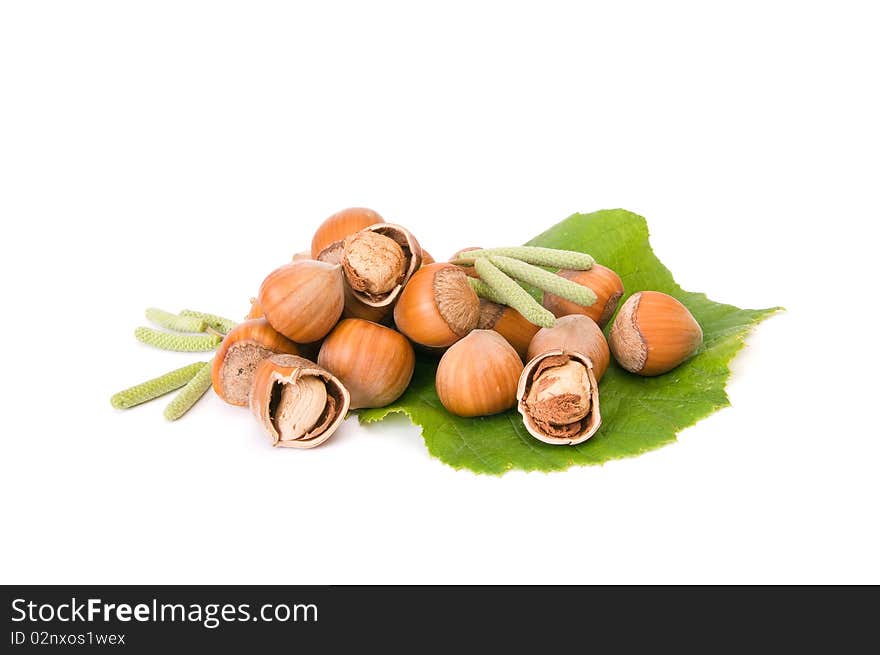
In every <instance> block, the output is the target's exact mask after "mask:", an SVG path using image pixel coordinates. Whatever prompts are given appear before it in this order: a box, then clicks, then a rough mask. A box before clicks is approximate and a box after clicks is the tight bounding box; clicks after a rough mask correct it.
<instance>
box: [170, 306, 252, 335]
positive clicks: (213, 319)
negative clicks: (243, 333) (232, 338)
mask: <svg viewBox="0 0 880 655" xmlns="http://www.w3.org/2000/svg"><path fill="white" fill-rule="evenodd" d="M180 315H181V316H192V317H194V318H200V319H202V320H203V321H204V322H205V323H207V324H208V326H209V327H212V328H214V329H215V330H217V332H219V333H220V334H227V333H228V332H229V331H230V330H232V328H234V327H235V326H236V325H238V321H233V320H231V319H228V318H223V317H222V316H217V315H216V314H208V313H206V312H197V311H193V310H192V309H184V310H183V311H182V312H180Z"/></svg>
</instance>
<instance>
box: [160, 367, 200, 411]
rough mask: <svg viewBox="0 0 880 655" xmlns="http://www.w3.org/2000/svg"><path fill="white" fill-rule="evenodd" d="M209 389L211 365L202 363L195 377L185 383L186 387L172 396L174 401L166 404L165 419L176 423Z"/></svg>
mask: <svg viewBox="0 0 880 655" xmlns="http://www.w3.org/2000/svg"><path fill="white" fill-rule="evenodd" d="M210 388H211V364H210V363H208V362H202V368H201V369H200V370H199V372H198V373H196V375H195V377H193V379H192V380H190V381H189V382H187V384H186V386H185V387H184V388H183V389H181V390H180V392H179V393H178V394H177V395H176V396H174V400H172V401H171V402H170V403H168V407H166V408H165V418H167V419H168V420H169V421H176V420H177V419H179V418H180V417H181V416H183V415H184V414H186V413H187V412H188V411H189V410H190V409H191V408H192V406H193V405H195V404H196V403H197V402H198V401H199V398H201V397H202V396H204V395H205V392H206V391H207V390H208V389H210Z"/></svg>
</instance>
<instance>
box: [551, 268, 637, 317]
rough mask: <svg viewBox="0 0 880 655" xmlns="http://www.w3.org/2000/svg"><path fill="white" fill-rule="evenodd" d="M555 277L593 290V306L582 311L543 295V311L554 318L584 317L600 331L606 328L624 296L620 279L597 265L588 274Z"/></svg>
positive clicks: (583, 272) (555, 297)
mask: <svg viewBox="0 0 880 655" xmlns="http://www.w3.org/2000/svg"><path fill="white" fill-rule="evenodd" d="M557 275H559V276H560V277H563V278H565V279H566V280H571V281H572V282H576V283H577V284H581V285H583V286H585V287H589V288H590V289H592V290H593V292H594V293H595V294H596V302H595V303H593V304H592V305H590V306H589V307H584V306H583V305H578V304H576V303H573V302H571V301H570V300H566V299H565V298H560V297H559V296H555V295H553V294H552V293H549V292H547V291H545V292H544V302H543V304H544V307H545V308H546V309H548V310H550V311H551V312H553V315H554V316H556V318H561V317H562V316H568V315H570V314H583V315H584V316H589V317H590V318H591V319H593V320H594V321H596V323H597V324H598V325H599V327H600V328H604V327H605V324H606V323H608V321H609V320H611V317H612V316H614V311H615V310H616V309H617V303H618V302H619V301H620V298H621V297H622V296H623V281H622V280H621V279H620V276H619V275H618V274H617V273H615V272H614V271H612V270H611V269H610V268H608V267H606V266H601V265H599V264H594V265H593V267H592V268H591V269H589V270H587V271H569V270H561V271H559V272H558V273H557Z"/></svg>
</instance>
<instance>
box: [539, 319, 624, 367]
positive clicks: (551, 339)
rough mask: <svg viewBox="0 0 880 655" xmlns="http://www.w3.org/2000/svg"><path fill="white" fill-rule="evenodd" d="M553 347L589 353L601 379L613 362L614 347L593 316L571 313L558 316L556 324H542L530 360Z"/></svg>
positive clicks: (554, 348)
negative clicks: (609, 344) (611, 348)
mask: <svg viewBox="0 0 880 655" xmlns="http://www.w3.org/2000/svg"><path fill="white" fill-rule="evenodd" d="M551 350H565V351H566V352H575V353H581V354H582V355H586V356H587V357H589V358H590V359H591V360H592V361H593V373H594V374H595V375H596V379H597V380H601V379H602V376H603V375H605V371H607V370H608V364H609V363H611V351H610V350H609V348H608V342H607V341H606V340H605V335H604V334H602V330H600V329H599V326H598V325H596V322H595V321H593V319H591V318H587V317H586V316H583V315H582V314H571V315H569V316H563V317H562V318H559V319H557V320H556V326H555V327H552V328H541V329H540V330H538V332H537V334H535V338H534V339H532V342H531V343H530V344H529V350H528V353H527V358H526V359H527V360H532V359H534V358H535V357H537V356H538V355H541V354H543V353H546V352H549V351H551Z"/></svg>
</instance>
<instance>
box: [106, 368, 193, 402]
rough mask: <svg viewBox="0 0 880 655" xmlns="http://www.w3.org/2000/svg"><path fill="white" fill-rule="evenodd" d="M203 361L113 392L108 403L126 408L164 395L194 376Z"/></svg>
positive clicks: (178, 387)
mask: <svg viewBox="0 0 880 655" xmlns="http://www.w3.org/2000/svg"><path fill="white" fill-rule="evenodd" d="M203 364H204V362H196V363H195V364H190V365H189V366H184V367H183V368H179V369H176V370H174V371H171V372H170V373H166V374H165V375H160V376H159V377H157V378H153V379H152V380H147V381H146V382H143V383H141V384H138V385H136V386H134V387H131V388H129V389H125V390H124V391H120V392H119V393H117V394H114V395H113V397H112V398H111V399H110V404H111V405H113V407H115V408H116V409H128V408H129V407H134V406H135V405H140V404H141V403H145V402H147V401H148V400H153V399H154V398H158V397H159V396H164V395H165V394H166V393H170V392H172V391H174V390H175V389H180V387H182V386H184V385H185V384H186V383H187V382H189V381H190V380H192V379H193V377H195V375H196V373H198V372H199V371H200V370H201V368H202V365H203Z"/></svg>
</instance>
